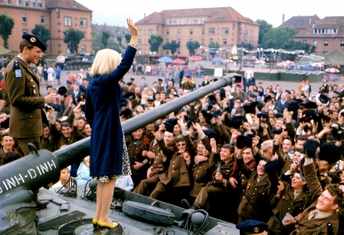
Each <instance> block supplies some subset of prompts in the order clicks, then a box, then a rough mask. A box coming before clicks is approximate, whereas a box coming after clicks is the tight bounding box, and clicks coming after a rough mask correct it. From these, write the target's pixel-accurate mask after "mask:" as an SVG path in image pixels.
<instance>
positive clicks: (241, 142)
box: [236, 135, 252, 149]
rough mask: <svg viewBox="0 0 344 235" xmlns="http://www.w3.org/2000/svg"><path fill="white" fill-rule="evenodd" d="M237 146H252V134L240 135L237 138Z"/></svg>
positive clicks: (240, 147) (242, 147) (241, 147)
mask: <svg viewBox="0 0 344 235" xmlns="http://www.w3.org/2000/svg"><path fill="white" fill-rule="evenodd" d="M236 147H237V148H238V149H244V148H251V147H252V136H250V135H239V136H238V137H237V139H236Z"/></svg>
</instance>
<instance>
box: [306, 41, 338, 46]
mask: <svg viewBox="0 0 344 235" xmlns="http://www.w3.org/2000/svg"><path fill="white" fill-rule="evenodd" d="M303 42H304V43H307V40H304V41H303ZM317 44H318V42H317V41H313V45H314V46H317ZM328 45H329V42H328V41H325V42H324V44H323V46H324V47H327V46H328ZM339 45H340V47H344V40H342V41H341V42H340V43H339Z"/></svg>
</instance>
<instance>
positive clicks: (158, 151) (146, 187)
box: [134, 141, 175, 195]
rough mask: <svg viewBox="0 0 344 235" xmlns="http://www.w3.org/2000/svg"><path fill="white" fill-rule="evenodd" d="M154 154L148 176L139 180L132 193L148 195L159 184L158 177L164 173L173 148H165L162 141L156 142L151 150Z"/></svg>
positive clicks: (173, 150)
mask: <svg viewBox="0 0 344 235" xmlns="http://www.w3.org/2000/svg"><path fill="white" fill-rule="evenodd" d="M151 149H152V150H153V151H154V153H155V158H154V160H153V163H152V165H151V168H150V169H151V171H150V175H147V178H146V179H143V180H141V182H140V183H139V185H138V186H137V187H136V188H135V190H134V192H136V193H140V194H143V195H149V194H150V192H151V191H152V190H153V189H154V188H155V186H156V184H157V183H158V182H159V175H160V174H163V172H165V171H166V169H167V167H168V165H169V162H170V159H171V158H172V155H173V153H174V152H175V148H174V147H171V148H167V147H166V146H165V144H164V143H163V141H158V142H157V143H156V144H154V145H153V146H152V148H151Z"/></svg>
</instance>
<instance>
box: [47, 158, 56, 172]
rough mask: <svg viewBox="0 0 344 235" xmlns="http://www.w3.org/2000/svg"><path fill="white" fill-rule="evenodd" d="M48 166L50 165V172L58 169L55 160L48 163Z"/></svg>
mask: <svg viewBox="0 0 344 235" xmlns="http://www.w3.org/2000/svg"><path fill="white" fill-rule="evenodd" d="M47 164H48V165H49V168H50V170H54V169H57V167H56V164H55V162H54V160H51V161H50V162H47Z"/></svg>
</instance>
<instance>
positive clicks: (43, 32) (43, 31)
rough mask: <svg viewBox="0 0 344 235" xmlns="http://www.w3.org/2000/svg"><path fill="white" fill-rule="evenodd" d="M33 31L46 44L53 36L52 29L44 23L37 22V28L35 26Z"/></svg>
mask: <svg viewBox="0 0 344 235" xmlns="http://www.w3.org/2000/svg"><path fill="white" fill-rule="evenodd" d="M32 33H33V34H34V35H36V36H37V37H38V38H39V40H41V41H42V42H43V43H44V44H45V45H47V42H48V41H49V40H50V38H51V33H50V31H49V30H48V29H47V28H46V27H44V26H43V25H37V24H36V26H35V28H33V30H32Z"/></svg>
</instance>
